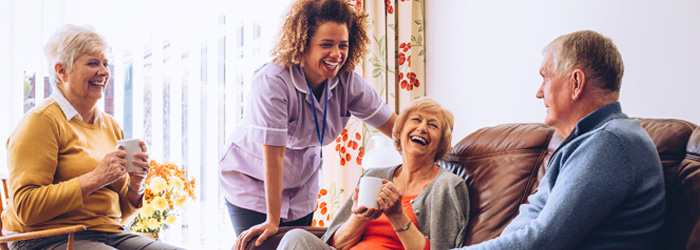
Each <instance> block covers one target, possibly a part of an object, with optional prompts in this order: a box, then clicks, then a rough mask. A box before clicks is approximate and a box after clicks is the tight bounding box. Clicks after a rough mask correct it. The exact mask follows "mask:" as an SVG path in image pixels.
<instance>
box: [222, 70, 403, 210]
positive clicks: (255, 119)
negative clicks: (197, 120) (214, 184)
mask: <svg viewBox="0 0 700 250" xmlns="http://www.w3.org/2000/svg"><path fill="white" fill-rule="evenodd" d="M326 84H327V85H326V86H328V87H329V89H328V92H327V93H328V111H327V120H326V132H325V136H324V138H323V145H327V144H329V143H331V142H333V141H334V139H335V138H336V137H337V136H338V135H339V134H340V132H341V131H342V130H343V129H344V128H345V125H346V124H347V122H348V119H350V116H351V115H353V116H355V117H358V118H360V119H361V120H362V121H364V122H365V123H367V124H368V125H370V126H372V127H375V128H377V127H379V126H381V125H384V123H386V122H387V121H388V120H389V118H390V117H391V115H392V113H393V112H392V111H391V109H390V108H389V107H388V106H387V105H386V104H385V103H384V102H383V101H382V100H381V98H380V97H379V95H378V94H377V92H375V91H374V89H373V88H372V86H370V85H369V84H368V83H367V82H365V80H364V79H362V77H361V76H360V75H359V74H357V73H355V72H351V73H342V74H338V75H337V76H336V77H334V78H332V79H328V80H327V81H326ZM325 99H326V92H325V91H324V93H323V95H322V96H321V101H320V102H317V103H316V104H315V108H316V115H317V117H318V122H319V124H318V125H319V128H321V127H322V126H323V124H321V123H322V121H323V108H324V105H325V104H324V102H325ZM313 101H315V100H314V97H313V94H312V93H310V92H309V88H308V86H307V84H306V78H305V76H304V71H303V70H302V68H301V67H298V66H291V67H287V68H285V67H281V66H279V65H277V64H274V63H267V64H265V65H263V66H262V67H261V68H259V69H258V70H256V71H255V75H254V76H253V86H252V88H251V94H250V97H249V100H248V103H247V105H246V113H245V117H244V118H243V121H242V123H241V125H239V126H238V127H237V128H236V129H235V131H234V133H233V135H232V136H231V137H230V138H228V140H227V150H226V152H225V153H224V154H223V155H222V157H221V161H220V162H219V180H220V183H221V186H222V187H223V190H224V197H225V198H226V200H228V201H229V202H230V203H231V204H234V205H236V206H239V207H242V208H246V209H250V210H254V211H257V212H260V213H267V209H266V203H265V185H264V183H263V181H264V180H265V165H264V161H263V152H262V145H263V144H264V145H271V146H285V147H286V148H287V149H286V150H285V155H284V173H283V185H282V207H281V213H280V217H281V218H282V220H283V221H285V222H287V221H293V220H297V219H299V218H302V217H304V216H306V215H308V214H309V213H311V212H312V211H313V209H314V206H315V205H316V200H317V194H318V191H319V186H318V178H319V170H320V169H321V165H322V159H321V157H320V155H319V153H320V147H319V141H318V137H317V133H316V125H315V124H314V123H315V122H314V115H313V112H314V110H313V108H312V103H311V102H313ZM319 103H320V105H319Z"/></svg>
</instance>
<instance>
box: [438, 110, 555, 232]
mask: <svg viewBox="0 0 700 250" xmlns="http://www.w3.org/2000/svg"><path fill="white" fill-rule="evenodd" d="M553 132H554V130H553V129H551V128H549V127H548V126H546V125H544V124H534V123H533V124H505V125H499V126H495V127H489V128H483V129H480V130H478V131H476V132H474V133H472V134H470V135H468V136H467V137H465V138H464V139H463V140H462V141H460V142H459V143H457V145H456V146H455V147H454V148H453V149H452V150H451V151H450V153H448V155H447V156H446V158H445V160H444V161H443V162H441V163H440V165H441V166H443V167H444V168H445V169H447V170H449V171H451V172H453V173H455V174H457V175H459V176H461V177H462V178H464V179H466V181H467V185H468V186H469V189H470V190H469V194H470V195H469V198H470V203H471V209H470V214H469V217H470V221H469V226H468V229H467V239H465V245H471V244H475V243H479V242H482V241H485V240H488V239H491V238H494V237H496V236H498V235H499V234H500V233H501V231H503V229H504V228H505V226H506V225H507V224H508V223H509V222H510V221H511V220H512V219H513V218H514V217H515V215H516V214H517V211H518V206H519V205H520V204H522V203H523V202H525V201H526V198H527V196H528V195H530V193H531V190H532V189H533V185H535V183H536V180H537V171H538V170H539V166H540V165H541V164H542V161H543V160H544V157H545V154H546V152H547V150H546V148H547V145H548V142H549V139H550V137H551V135H552V133H553Z"/></svg>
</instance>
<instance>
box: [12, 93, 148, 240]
mask: <svg viewBox="0 0 700 250" xmlns="http://www.w3.org/2000/svg"><path fill="white" fill-rule="evenodd" d="M102 117H103V118H104V123H102V122H98V123H96V124H87V123H84V122H82V121H79V120H78V119H71V120H70V121H68V120H66V116H65V115H64V114H63V111H62V110H61V108H60V107H59V105H58V104H57V103H56V101H55V100H54V99H53V98H47V99H46V100H45V101H44V102H42V103H41V104H40V105H39V106H37V107H35V108H33V109H31V110H30V111H29V112H27V113H26V114H25V116H24V117H23V118H22V120H21V121H20V123H19V125H18V126H17V128H16V129H15V131H14V132H13V133H12V135H11V136H10V137H9V139H8V140H7V154H8V157H7V158H8V168H9V171H10V195H11V197H10V204H9V206H7V208H5V211H3V213H2V224H3V225H2V226H3V229H6V230H10V231H14V232H30V231H36V230H41V229H48V228H55V227H59V226H65V225H78V224H82V225H85V226H86V227H87V228H88V230H96V231H104V232H122V231H124V226H123V224H122V223H124V222H125V220H127V219H128V218H129V217H130V216H131V215H132V214H133V213H134V212H135V210H136V209H137V208H135V207H134V206H133V205H132V204H131V203H130V202H129V200H128V199H127V198H126V191H127V183H128V182H127V178H128V177H127V176H126V175H125V176H124V177H122V178H121V179H119V180H117V181H115V182H114V183H112V184H110V185H107V186H104V187H102V188H100V189H98V190H96V191H95V192H93V193H92V194H90V195H88V196H87V197H85V198H83V197H82V193H81V189H80V184H79V183H78V178H77V177H78V176H80V175H83V174H85V173H87V172H90V171H92V170H93V169H95V167H96V166H97V165H98V163H99V162H100V161H101V160H102V158H104V156H105V155H106V154H107V153H109V152H110V151H112V150H114V147H115V145H116V142H117V140H119V139H123V138H124V133H123V131H122V130H121V128H120V127H119V125H118V124H117V123H116V122H115V121H114V118H113V117H111V116H110V115H108V114H106V113H102Z"/></svg>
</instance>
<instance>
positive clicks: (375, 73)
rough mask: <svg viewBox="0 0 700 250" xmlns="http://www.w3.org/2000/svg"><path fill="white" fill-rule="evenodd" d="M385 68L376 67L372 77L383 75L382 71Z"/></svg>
mask: <svg viewBox="0 0 700 250" xmlns="http://www.w3.org/2000/svg"><path fill="white" fill-rule="evenodd" d="M383 71H384V70H383V69H382V68H376V69H374V71H372V78H377V77H379V76H381V75H382V72H383Z"/></svg>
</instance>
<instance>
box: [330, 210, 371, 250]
mask: <svg viewBox="0 0 700 250" xmlns="http://www.w3.org/2000/svg"><path fill="white" fill-rule="evenodd" d="M368 223H369V221H364V220H362V219H359V218H357V217H355V216H354V215H351V216H350V218H348V220H347V221H346V222H345V223H343V225H342V226H340V228H338V230H337V231H336V232H335V234H334V235H333V246H335V248H337V249H339V250H344V249H349V248H350V247H353V246H355V244H357V242H359V241H360V238H362V233H364V231H365V228H366V227H367V224H368Z"/></svg>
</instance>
